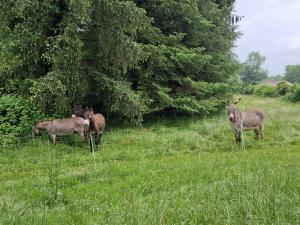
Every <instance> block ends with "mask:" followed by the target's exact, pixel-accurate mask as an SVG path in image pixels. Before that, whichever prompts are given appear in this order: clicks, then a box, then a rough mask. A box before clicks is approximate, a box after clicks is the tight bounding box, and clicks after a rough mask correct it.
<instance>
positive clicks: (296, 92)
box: [286, 84, 300, 102]
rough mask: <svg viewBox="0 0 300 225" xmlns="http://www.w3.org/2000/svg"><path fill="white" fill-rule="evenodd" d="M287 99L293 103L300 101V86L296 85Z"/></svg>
mask: <svg viewBox="0 0 300 225" xmlns="http://www.w3.org/2000/svg"><path fill="white" fill-rule="evenodd" d="M286 97H287V99H288V100H289V101H291V102H299V101H300V84H294V85H293V86H292V87H291V89H290V91H289V92H288V93H287V95H286Z"/></svg>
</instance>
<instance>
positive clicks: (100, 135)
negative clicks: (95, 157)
mask: <svg viewBox="0 0 300 225" xmlns="http://www.w3.org/2000/svg"><path fill="white" fill-rule="evenodd" d="M101 137H102V133H100V134H99V145H100V144H101Z"/></svg>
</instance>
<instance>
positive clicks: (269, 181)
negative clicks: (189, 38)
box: [0, 96, 300, 224]
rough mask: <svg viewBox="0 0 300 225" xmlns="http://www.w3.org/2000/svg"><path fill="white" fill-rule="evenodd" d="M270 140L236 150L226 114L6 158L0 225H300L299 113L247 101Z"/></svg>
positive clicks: (37, 146) (29, 147)
mask: <svg viewBox="0 0 300 225" xmlns="http://www.w3.org/2000/svg"><path fill="white" fill-rule="evenodd" d="M242 98H243V99H242V101H241V105H240V109H241V110H245V109H250V108H261V109H263V110H264V111H265V112H266V114H267V122H266V128H265V140H263V141H258V142H255V141H254V134H253V133H251V132H250V133H249V132H247V133H245V134H246V135H245V145H246V146H245V147H246V150H245V151H244V150H243V148H242V147H240V146H237V145H235V144H234V136H233V133H232V131H231V130H230V128H229V124H228V122H227V118H226V114H225V112H224V114H222V115H220V116H217V117H214V118H206V119H203V118H179V117H177V118H167V119H166V118H156V119H155V120H151V121H147V122H146V123H145V125H144V127H143V128H122V129H120V128H116V127H115V128H110V129H109V130H107V131H106V133H105V134H104V135H103V143H102V145H101V149H100V150H99V151H97V152H96V153H95V162H96V164H94V159H93V157H92V155H91V153H90V152H89V147H88V146H87V145H85V144H84V143H82V141H81V140H80V138H79V137H76V138H68V139H66V140H63V139H61V143H59V144H57V145H55V146H54V145H51V144H50V143H49V142H48V139H47V138H38V139H35V140H30V141H29V142H27V143H26V144H24V145H18V146H15V147H12V146H10V147H9V146H8V147H6V148H5V149H1V150H0V154H1V157H0V169H1V173H0V180H1V183H0V224H300V176H299V174H300V154H299V153H300V137H299V135H300V125H299V124H300V123H299V122H300V114H299V112H300V105H298V104H292V103H287V102H283V101H281V100H279V99H271V98H258V97H251V96H247V97H246V96H242Z"/></svg>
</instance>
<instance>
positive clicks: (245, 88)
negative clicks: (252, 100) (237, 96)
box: [239, 83, 257, 95]
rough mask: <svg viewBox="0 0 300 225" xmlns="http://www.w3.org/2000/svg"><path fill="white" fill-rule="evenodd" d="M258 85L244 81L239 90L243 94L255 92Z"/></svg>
mask: <svg viewBox="0 0 300 225" xmlns="http://www.w3.org/2000/svg"><path fill="white" fill-rule="evenodd" d="M256 87H257V86H256V85H254V84H249V83H242V84H241V85H240V89H239V92H240V93H241V94H243V95H251V94H254V90H255V88H256Z"/></svg>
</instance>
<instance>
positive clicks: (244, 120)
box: [227, 98, 265, 144]
mask: <svg viewBox="0 0 300 225" xmlns="http://www.w3.org/2000/svg"><path fill="white" fill-rule="evenodd" d="M240 101H241V98H239V100H238V101H236V102H234V103H231V102H229V101H228V108H227V111H228V119H229V122H230V126H231V128H232V130H233V132H234V135H235V141H236V143H237V144H241V141H242V139H241V135H242V132H243V131H245V130H254V133H255V140H257V139H258V138H259V137H260V138H261V139H263V137H264V135H263V128H264V122H265V115H264V113H263V112H262V111H261V110H258V109H255V110H252V111H247V112H240V111H239V109H238V108H237V106H236V105H237V104H238V103H239V102H240Z"/></svg>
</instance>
